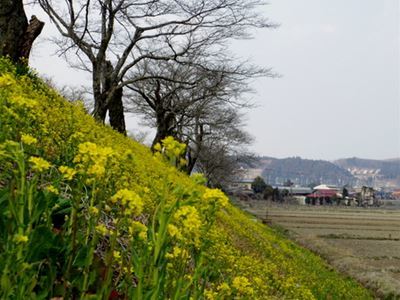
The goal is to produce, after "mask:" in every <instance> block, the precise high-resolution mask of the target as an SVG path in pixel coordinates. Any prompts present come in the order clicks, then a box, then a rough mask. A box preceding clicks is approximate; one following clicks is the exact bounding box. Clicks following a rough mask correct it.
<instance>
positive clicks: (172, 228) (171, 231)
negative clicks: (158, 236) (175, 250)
mask: <svg viewBox="0 0 400 300" xmlns="http://www.w3.org/2000/svg"><path fill="white" fill-rule="evenodd" d="M168 233H169V235H170V236H172V237H175V236H176V237H177V238H178V239H180V238H181V237H182V235H181V233H180V231H179V229H178V227H176V226H175V225H173V224H168Z"/></svg>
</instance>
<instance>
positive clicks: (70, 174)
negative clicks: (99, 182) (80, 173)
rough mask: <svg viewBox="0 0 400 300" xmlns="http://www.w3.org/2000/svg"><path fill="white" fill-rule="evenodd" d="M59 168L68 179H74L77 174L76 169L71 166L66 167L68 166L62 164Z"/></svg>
mask: <svg viewBox="0 0 400 300" xmlns="http://www.w3.org/2000/svg"><path fill="white" fill-rule="evenodd" d="M58 170H59V171H60V173H61V174H63V177H64V178H65V179H66V180H72V179H73V177H74V176H75V174H76V171H75V170H74V169H72V168H69V167H66V166H60V167H59V168H58Z"/></svg>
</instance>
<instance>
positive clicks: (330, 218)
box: [239, 200, 400, 299]
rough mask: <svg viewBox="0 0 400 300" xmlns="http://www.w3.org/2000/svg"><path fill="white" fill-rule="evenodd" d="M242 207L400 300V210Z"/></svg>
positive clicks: (387, 296) (249, 203) (253, 203)
mask: <svg viewBox="0 0 400 300" xmlns="http://www.w3.org/2000/svg"><path fill="white" fill-rule="evenodd" d="M239 205H240V206H241V207H242V208H244V209H245V210H247V211H248V212H250V213H252V214H254V215H256V216H257V217H259V218H261V219H263V220H266V222H268V223H270V224H272V225H273V226H276V227H279V228H282V229H283V230H284V231H285V232H286V233H287V234H288V236H289V237H291V238H293V239H295V240H296V241H297V242H299V243H300V244H301V245H303V246H305V247H307V248H309V249H311V250H312V251H314V252H316V253H318V254H319V255H321V256H322V257H324V258H325V259H326V260H327V261H328V262H329V263H330V264H331V265H332V266H333V267H335V268H336V269H338V270H339V271H341V272H343V273H346V274H348V275H350V276H352V277H354V278H356V279H357V280H359V281H360V282H361V283H362V284H363V285H365V286H366V287H368V288H370V289H371V290H373V291H374V292H375V293H376V295H377V298H385V299H400V209H385V207H383V208H356V207H352V208H348V207H338V206H311V207H310V206H299V205H273V204H271V203H268V202H266V201H256V200H252V201H246V202H240V203H239Z"/></svg>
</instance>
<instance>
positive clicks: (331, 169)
mask: <svg viewBox="0 0 400 300" xmlns="http://www.w3.org/2000/svg"><path fill="white" fill-rule="evenodd" d="M261 161H262V162H264V163H263V164H262V168H263V172H262V176H263V177H264V178H265V179H266V180H267V181H268V182H269V183H270V184H283V183H284V182H285V181H286V180H287V179H290V180H291V181H292V182H294V183H296V184H299V185H309V184H315V183H320V182H323V183H327V184H334V185H339V186H341V185H345V184H351V183H352V182H353V181H354V177H353V175H352V174H351V173H350V172H348V171H347V170H345V169H343V168H341V167H339V166H337V165H335V164H333V163H331V162H329V161H324V160H310V159H302V158H300V157H290V158H283V159H277V158H265V157H264V158H261Z"/></svg>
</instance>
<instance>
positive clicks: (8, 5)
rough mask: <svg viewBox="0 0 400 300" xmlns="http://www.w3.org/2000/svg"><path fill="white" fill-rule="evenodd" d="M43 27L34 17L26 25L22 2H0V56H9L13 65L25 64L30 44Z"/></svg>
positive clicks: (4, 0)
mask: <svg viewBox="0 0 400 300" xmlns="http://www.w3.org/2000/svg"><path fill="white" fill-rule="evenodd" d="M43 26H44V23H43V22H40V21H39V20H38V19H37V18H36V17H35V16H33V17H32V19H31V22H30V24H28V20H27V18H26V14H25V11H24V5H23V2H22V0H1V1H0V56H9V57H10V59H11V60H12V61H13V62H14V63H21V62H23V63H27V60H28V59H29V53H30V50H31V48H32V44H33V42H34V40H35V39H36V38H37V37H38V35H39V34H40V32H41V31H42V29H43ZM21 59H25V60H24V61H21Z"/></svg>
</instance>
